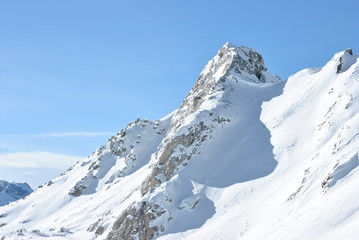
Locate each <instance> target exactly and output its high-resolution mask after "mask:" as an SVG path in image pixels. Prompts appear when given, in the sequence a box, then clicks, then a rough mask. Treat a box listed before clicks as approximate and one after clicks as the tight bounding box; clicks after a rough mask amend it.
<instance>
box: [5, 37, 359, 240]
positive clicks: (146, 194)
mask: <svg viewBox="0 0 359 240" xmlns="http://www.w3.org/2000/svg"><path fill="white" fill-rule="evenodd" d="M357 59H358V56H356V55H353V53H352V51H351V50H346V51H343V52H340V53H338V54H336V55H335V56H334V57H333V59H332V60H330V61H329V62H328V64H327V65H326V66H324V67H323V68H321V69H305V70H303V71H300V72H298V73H296V74H294V75H293V76H291V77H290V78H289V80H288V82H287V83H286V84H284V83H283V82H282V81H281V80H280V79H279V78H278V77H276V76H274V75H271V74H270V73H268V72H267V69H266V68H265V66H264V61H263V58H262V56H261V55H260V54H259V53H257V52H256V51H254V50H253V49H250V48H247V47H243V46H241V47H236V46H234V45H233V44H231V43H226V44H225V45H224V46H223V47H222V48H221V49H220V50H219V51H218V53H217V54H216V55H215V57H214V58H213V59H212V60H211V61H209V62H208V64H207V66H206V67H205V68H204V70H203V71H202V72H201V74H200V75H199V77H198V79H197V82H196V84H195V85H194V86H193V88H192V90H191V91H190V93H189V94H188V95H187V97H186V98H185V99H184V101H183V102H182V104H181V105H180V107H179V108H178V109H177V110H176V111H174V112H173V113H171V114H170V115H168V116H167V117H165V118H163V119H160V120H156V121H151V120H146V119H142V120H141V119H138V120H136V121H134V122H132V123H130V124H129V125H128V126H127V127H126V128H125V129H123V130H121V131H120V132H119V133H117V134H116V135H115V136H113V137H112V138H110V139H109V141H108V143H107V144H106V145H104V146H102V147H101V148H99V149H98V150H96V151H95V152H94V153H93V154H92V155H91V156H89V157H88V158H86V159H84V160H83V161H80V162H78V163H77V164H75V165H74V166H73V167H71V168H69V169H68V170H67V171H66V172H64V173H63V174H62V175H61V176H59V177H57V178H55V179H53V180H52V181H50V182H49V183H47V184H45V185H44V186H43V187H41V188H39V189H37V190H36V191H35V193H33V194H31V195H30V196H29V197H27V199H25V200H22V201H18V202H16V203H13V204H10V205H9V206H6V207H3V208H0V226H1V231H2V232H3V235H4V236H5V238H7V237H9V238H10V239H11V238H16V237H18V236H21V238H23V239H30V238H33V237H35V238H36V237H56V238H64V239H67V238H68V239H109V240H110V239H111V240H113V239H125V240H127V239H128V240H130V239H131V240H132V239H141V240H150V239H167V240H168V239H239V238H241V239H268V238H273V239H303V238H304V239H313V238H315V239H330V237H332V236H333V237H338V236H344V237H345V238H346V239H354V238H353V236H355V234H354V233H355V232H356V228H355V226H356V224H355V223H357V222H358V219H359V218H358V215H357V209H358V208H359V205H358V202H359V194H358V190H357V189H358V188H357V187H356V186H357V185H358V184H359V182H358V181H359V178H358V174H359V172H358V169H359V168H357V166H358V165H359V162H358V152H359V142H358V139H359V138H358V136H359V133H358V132H359V124H358V123H359V121H358V119H357V118H358V116H359V115H358V112H359V104H358V101H355V100H356V99H357V98H358V97H359V86H358V84H359V65H358V64H359V63H358V61H357ZM343 196H344V197H343ZM323 219H325V220H323ZM353 234H354V235H353Z"/></svg>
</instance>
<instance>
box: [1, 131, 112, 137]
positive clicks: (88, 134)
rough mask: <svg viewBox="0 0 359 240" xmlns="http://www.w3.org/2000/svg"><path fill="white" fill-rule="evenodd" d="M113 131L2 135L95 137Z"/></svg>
mask: <svg viewBox="0 0 359 240" xmlns="http://www.w3.org/2000/svg"><path fill="white" fill-rule="evenodd" d="M111 134H113V133H112V132H53V133H39V134H0V137H28V138H46V137H93V136H106V135H111Z"/></svg>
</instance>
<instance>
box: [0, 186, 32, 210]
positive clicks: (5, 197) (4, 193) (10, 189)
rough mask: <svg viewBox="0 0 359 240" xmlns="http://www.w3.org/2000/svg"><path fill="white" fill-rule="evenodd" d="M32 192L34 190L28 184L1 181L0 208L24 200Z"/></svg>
mask: <svg viewBox="0 0 359 240" xmlns="http://www.w3.org/2000/svg"><path fill="white" fill-rule="evenodd" d="M32 192H33V190H32V189H31V187H30V186H29V185H28V184H27V183H15V182H12V183H9V182H7V181H5V180H0V206H3V205H6V204H8V203H10V202H13V201H16V200H18V199H21V198H24V197H26V196H27V195H29V194H30V193H32Z"/></svg>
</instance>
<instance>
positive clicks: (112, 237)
mask: <svg viewBox="0 0 359 240" xmlns="http://www.w3.org/2000/svg"><path fill="white" fill-rule="evenodd" d="M165 212H166V211H165V210H164V209H162V208H160V206H159V205H156V204H155V205H152V204H151V203H149V202H145V201H142V202H139V203H137V204H133V205H131V206H129V207H128V208H127V209H126V210H125V211H124V212H123V213H122V214H121V216H120V217H119V218H118V219H117V220H116V222H115V224H114V226H113V228H112V231H111V232H110V233H109V235H108V236H107V238H106V239H107V240H118V239H123V240H125V239H126V240H127V239H129V240H130V239H138V240H150V239H152V238H153V237H154V236H155V235H156V236H158V234H159V232H160V231H164V228H163V226H151V222H152V221H153V220H155V219H156V217H159V216H161V215H162V214H164V213H165Z"/></svg>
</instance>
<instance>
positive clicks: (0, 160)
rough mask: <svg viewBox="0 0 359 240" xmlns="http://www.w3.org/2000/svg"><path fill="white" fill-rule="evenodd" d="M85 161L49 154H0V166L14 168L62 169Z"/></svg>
mask: <svg viewBox="0 0 359 240" xmlns="http://www.w3.org/2000/svg"><path fill="white" fill-rule="evenodd" d="M83 159H85V158H84V157H79V156H72V155H65V154H58V153H51V152H18V153H5V154H0V166H6V167H15V168H27V169H31V168H52V169H63V168H64V167H69V166H71V165H73V164H74V163H76V162H77V161H81V160H83Z"/></svg>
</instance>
